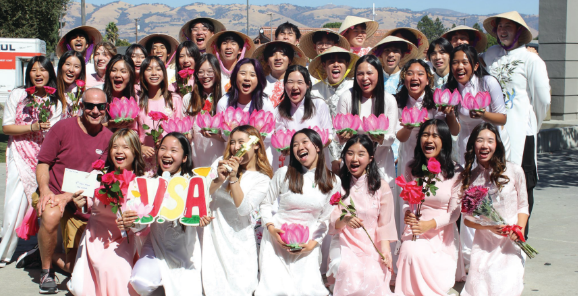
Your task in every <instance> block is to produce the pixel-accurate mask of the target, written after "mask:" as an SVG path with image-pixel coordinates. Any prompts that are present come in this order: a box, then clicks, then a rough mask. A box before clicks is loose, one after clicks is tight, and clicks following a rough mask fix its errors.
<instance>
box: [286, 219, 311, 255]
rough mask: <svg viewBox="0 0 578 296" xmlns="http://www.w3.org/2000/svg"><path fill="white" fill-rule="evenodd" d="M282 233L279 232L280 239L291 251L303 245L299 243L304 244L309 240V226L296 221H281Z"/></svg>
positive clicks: (299, 248)
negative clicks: (289, 222) (288, 222)
mask: <svg viewBox="0 0 578 296" xmlns="http://www.w3.org/2000/svg"><path fill="white" fill-rule="evenodd" d="M281 230H283V233H281V234H279V236H280V237H281V240H282V241H283V242H284V243H285V244H286V245H287V246H288V247H290V248H291V251H299V250H301V249H303V247H301V246H299V245H300V244H306V243H307V242H308V241H309V227H307V226H303V225H301V224H296V223H291V224H287V223H283V225H281Z"/></svg>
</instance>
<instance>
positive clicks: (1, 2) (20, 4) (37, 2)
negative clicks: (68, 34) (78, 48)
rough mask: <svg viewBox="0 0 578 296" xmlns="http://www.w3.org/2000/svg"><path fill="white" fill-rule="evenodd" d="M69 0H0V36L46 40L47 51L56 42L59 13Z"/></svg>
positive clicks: (49, 51) (52, 48) (51, 49)
mask: <svg viewBox="0 0 578 296" xmlns="http://www.w3.org/2000/svg"><path fill="white" fill-rule="evenodd" d="M68 3H70V0H18V1H14V0H0V7H1V8H0V19H1V20H2V22H0V36H2V37H5V38H39V39H42V40H44V41H45V42H46V51H47V53H51V52H54V49H55V47H56V44H57V43H58V23H59V21H60V14H61V13H62V12H64V11H65V10H66V6H67V5H68Z"/></svg>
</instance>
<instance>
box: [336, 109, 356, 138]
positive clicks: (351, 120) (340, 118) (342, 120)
mask: <svg viewBox="0 0 578 296" xmlns="http://www.w3.org/2000/svg"><path fill="white" fill-rule="evenodd" d="M360 126H361V119H359V115H352V114H337V115H335V117H334V118H333V127H334V128H335V132H337V133H338V134H340V133H342V132H350V133H352V134H354V135H355V134H357V130H358V129H359V127H360Z"/></svg>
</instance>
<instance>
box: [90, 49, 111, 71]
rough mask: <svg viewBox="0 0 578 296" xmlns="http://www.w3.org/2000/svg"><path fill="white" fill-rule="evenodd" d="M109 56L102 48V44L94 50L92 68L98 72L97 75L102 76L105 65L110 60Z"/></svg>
mask: <svg viewBox="0 0 578 296" xmlns="http://www.w3.org/2000/svg"><path fill="white" fill-rule="evenodd" d="M110 58H111V56H110V55H109V54H108V52H107V51H106V50H105V49H104V46H101V47H99V48H98V49H96V51H95V52H94V69H95V70H96V72H97V73H98V74H99V75H98V76H100V77H102V76H104V72H106V65H107V64H108V62H109V61H110Z"/></svg>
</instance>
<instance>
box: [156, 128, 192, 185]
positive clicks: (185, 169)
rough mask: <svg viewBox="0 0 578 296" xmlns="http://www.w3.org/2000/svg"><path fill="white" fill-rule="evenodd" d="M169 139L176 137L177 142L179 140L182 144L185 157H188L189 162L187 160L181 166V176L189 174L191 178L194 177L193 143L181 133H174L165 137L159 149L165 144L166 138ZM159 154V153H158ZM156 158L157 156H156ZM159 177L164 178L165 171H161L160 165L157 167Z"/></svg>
mask: <svg viewBox="0 0 578 296" xmlns="http://www.w3.org/2000/svg"><path fill="white" fill-rule="evenodd" d="M168 137H175V138H176V139H177V140H179V143H180V144H181V148H183V157H186V158H187V160H185V161H184V162H183V163H182V164H181V173H180V174H181V175H184V174H188V175H189V176H192V175H193V168H194V167H193V158H192V153H191V143H189V140H187V137H185V136H184V135H183V134H181V133H179V132H172V133H168V134H167V135H166V136H164V137H163V138H162V139H161V142H160V143H159V147H160V146H161V145H162V144H163V142H164V141H165V139H166V138H168ZM157 154H158V151H157ZM155 157H156V156H155ZM157 167H158V168H157V175H158V176H162V174H163V171H162V170H161V167H160V165H157Z"/></svg>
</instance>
